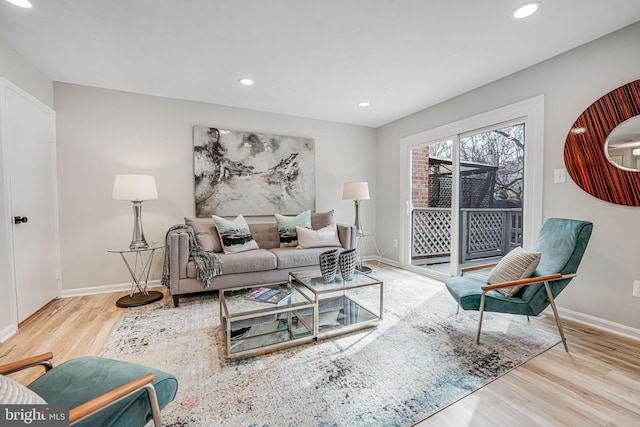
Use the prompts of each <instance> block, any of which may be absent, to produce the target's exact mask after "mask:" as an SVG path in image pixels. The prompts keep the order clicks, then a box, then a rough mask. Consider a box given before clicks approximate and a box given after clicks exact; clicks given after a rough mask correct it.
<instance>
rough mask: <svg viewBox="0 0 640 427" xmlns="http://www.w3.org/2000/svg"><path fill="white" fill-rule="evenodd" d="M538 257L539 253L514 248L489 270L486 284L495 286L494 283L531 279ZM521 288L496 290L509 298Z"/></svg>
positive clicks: (538, 260) (513, 287)
mask: <svg viewBox="0 0 640 427" xmlns="http://www.w3.org/2000/svg"><path fill="white" fill-rule="evenodd" d="M540 255H541V254H540V252H530V251H526V250H524V249H522V248H520V247H518V248H515V249H514V250H512V251H511V252H509V253H508V254H507V255H505V256H504V257H503V258H502V259H501V260H500V262H498V265H496V266H495V267H494V269H493V270H491V273H489V277H487V282H488V283H489V284H490V285H495V284H496V283H504V282H512V281H514V280H520V279H527V278H529V277H531V274H533V272H534V270H535V269H536V267H537V266H538V263H539V262H540ZM521 288H522V286H512V287H510V288H502V289H498V292H500V293H501V294H503V295H506V296H508V297H511V296H514V295H515V294H517V293H518V292H519V291H520V289H521Z"/></svg>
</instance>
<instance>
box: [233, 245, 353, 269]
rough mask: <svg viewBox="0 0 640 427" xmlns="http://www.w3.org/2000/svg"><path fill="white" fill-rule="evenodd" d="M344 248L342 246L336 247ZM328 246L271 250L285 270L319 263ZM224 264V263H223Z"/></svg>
mask: <svg viewBox="0 0 640 427" xmlns="http://www.w3.org/2000/svg"><path fill="white" fill-rule="evenodd" d="M336 249H342V247H336ZM326 250H327V248H326V247H322V248H309V249H296V248H274V249H270V251H271V252H272V253H273V254H274V255H275V256H276V258H277V259H278V269H279V270H285V269H287V268H297V267H307V266H310V265H318V263H319V258H318V257H319V256H320V254H321V253H322V252H324V251H326ZM223 265H224V264H223Z"/></svg>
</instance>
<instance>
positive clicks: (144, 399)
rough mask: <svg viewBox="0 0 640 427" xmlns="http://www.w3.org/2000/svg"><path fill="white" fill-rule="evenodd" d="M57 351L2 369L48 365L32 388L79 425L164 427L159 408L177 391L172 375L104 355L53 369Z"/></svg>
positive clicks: (0, 370)
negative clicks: (63, 408) (149, 426)
mask: <svg viewBox="0 0 640 427" xmlns="http://www.w3.org/2000/svg"><path fill="white" fill-rule="evenodd" d="M51 359H53V354H52V353H45V354H41V355H39V356H34V357H30V358H28V359H24V360H21V361H18V362H13V363H10V364H7V365H3V366H0V374H1V375H6V374H10V373H13V372H17V371H20V370H22V369H26V368H30V367H34V366H43V367H44V368H45V373H44V374H42V375H41V376H40V377H38V378H37V379H36V380H35V381H33V382H32V383H31V384H29V385H28V386H27V388H28V389H30V390H31V391H32V392H34V393H36V394H37V395H38V396H40V397H41V398H42V399H44V401H46V402H47V403H48V404H52V405H67V406H69V408H70V411H69V422H70V425H73V426H77V427H96V426H101V427H107V426H108V427H135V426H140V427H143V426H145V425H146V424H147V423H148V422H149V420H150V419H153V421H154V424H155V425H156V426H161V425H162V420H161V417H160V410H161V409H162V408H164V407H165V406H166V405H167V404H168V403H169V402H171V401H172V400H173V399H174V398H175V396H176V392H177V390H178V381H177V380H176V377H174V376H173V375H171V374H169V373H167V372H163V371H160V370H158V369H153V368H149V367H146V366H142V365H137V364H135V363H128V362H123V361H120V360H113V359H106V358H102V357H79V358H76V359H72V360H69V361H67V362H64V363H61V364H60V365H59V366H57V367H55V368H54V367H53V365H52V363H51Z"/></svg>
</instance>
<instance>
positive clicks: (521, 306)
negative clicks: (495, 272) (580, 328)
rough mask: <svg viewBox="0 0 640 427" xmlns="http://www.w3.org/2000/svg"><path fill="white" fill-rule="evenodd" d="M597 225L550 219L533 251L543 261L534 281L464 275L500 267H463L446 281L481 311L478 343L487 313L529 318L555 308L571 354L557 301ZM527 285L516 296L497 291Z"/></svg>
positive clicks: (466, 304)
mask: <svg viewBox="0 0 640 427" xmlns="http://www.w3.org/2000/svg"><path fill="white" fill-rule="evenodd" d="M592 230H593V224H592V223H590V222H587V221H579V220H573V219H564V218H549V219H548V220H547V221H545V223H544V225H543V226H542V230H540V235H539V236H538V240H537V242H536V244H535V247H534V248H533V251H535V252H540V253H541V257H540V262H539V264H538V266H537V267H536V269H535V270H534V272H533V274H532V275H531V277H530V278H526V279H521V280H515V281H510V282H504V283H496V284H493V285H490V284H488V283H487V282H485V281H483V280H480V279H475V278H471V277H465V276H464V274H465V273H467V272H469V271H473V270H479V269H483V268H491V267H495V266H496V265H497V264H485V265H480V266H473V267H467V268H463V269H462V270H461V275H460V276H457V277H452V278H450V279H448V280H447V281H446V282H445V285H446V287H447V290H448V291H449V293H450V294H451V296H453V298H454V299H455V300H456V302H457V303H458V306H459V307H462V308H463V309H464V310H476V311H479V312H480V315H479V322H478V334H477V338H476V342H477V343H480V332H481V329H482V315H483V313H484V312H485V311H491V312H497V313H509V314H521V315H525V316H537V315H539V314H540V313H541V312H542V310H544V309H545V308H547V307H548V306H549V305H551V308H552V309H553V314H554V316H555V320H556V325H557V327H558V331H559V332H560V337H561V338H562V343H563V345H564V348H565V351H567V352H568V351H569V348H568V347H567V341H566V339H565V336H564V332H563V330H562V324H561V323H560V317H559V316H558V311H557V309H556V305H555V300H554V299H555V298H556V297H557V296H558V294H560V292H562V290H563V289H564V288H565V287H566V286H567V285H568V284H569V283H570V282H571V280H572V279H573V278H574V277H575V276H576V272H577V271H578V266H579V265H580V261H581V260H582V256H583V255H584V252H585V250H586V248H587V244H588V242H589V238H590V237H591V231H592ZM513 286H523V288H522V289H521V290H520V291H519V292H518V293H516V294H515V295H514V296H511V297H509V296H505V295H503V294H502V293H500V292H498V291H497V289H500V288H508V287H513Z"/></svg>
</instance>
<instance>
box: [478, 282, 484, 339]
mask: <svg viewBox="0 0 640 427" xmlns="http://www.w3.org/2000/svg"><path fill="white" fill-rule="evenodd" d="M484 294H485V292H484V291H483V292H482V296H481V297H480V320H479V321H478V336H477V337H476V344H480V331H481V330H482V315H483V314H484Z"/></svg>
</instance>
